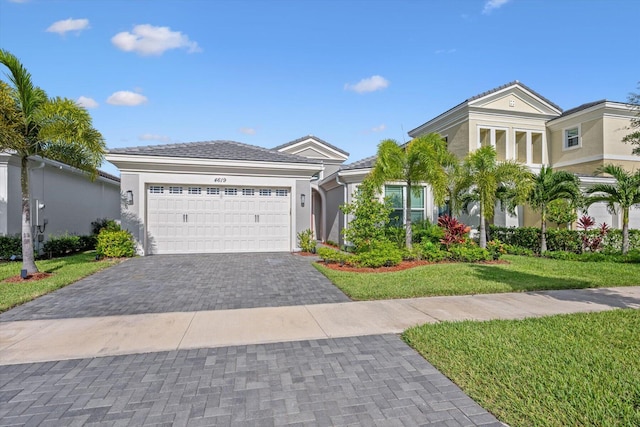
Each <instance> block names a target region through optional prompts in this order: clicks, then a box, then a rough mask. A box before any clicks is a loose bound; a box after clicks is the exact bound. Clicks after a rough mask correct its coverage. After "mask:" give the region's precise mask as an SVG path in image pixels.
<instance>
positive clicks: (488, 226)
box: [484, 218, 493, 242]
mask: <svg viewBox="0 0 640 427" xmlns="http://www.w3.org/2000/svg"><path fill="white" fill-rule="evenodd" d="M492 222H493V219H489V218H485V219H484V230H485V233H484V234H485V235H486V236H487V242H490V241H491V223H492Z"/></svg>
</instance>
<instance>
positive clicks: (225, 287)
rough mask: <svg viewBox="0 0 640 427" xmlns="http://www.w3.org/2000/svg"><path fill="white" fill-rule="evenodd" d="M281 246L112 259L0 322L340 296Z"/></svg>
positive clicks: (2, 316) (305, 261) (308, 264)
mask: <svg viewBox="0 0 640 427" xmlns="http://www.w3.org/2000/svg"><path fill="white" fill-rule="evenodd" d="M347 301H350V300H349V298H348V297H347V296H346V295H345V294H343V293H342V291H340V290H339V289H338V288H336V287H335V286H334V285H333V284H332V283H331V282H330V281H329V280H328V279H327V278H326V277H324V276H323V275H322V274H321V273H320V272H319V271H318V270H316V269H315V268H314V267H313V266H312V265H311V260H310V259H309V258H308V257H302V256H298V255H292V254H288V253H251V254H198V255H154V256H148V257H139V258H133V259H130V260H127V261H125V262H123V263H121V264H119V265H116V266H114V267H111V268H108V269H106V270H104V271H101V272H98V273H96V274H94V275H92V276H89V277H87V278H85V279H82V280H80V281H78V282H77V283H74V284H73V285H70V286H67V287H65V288H62V289H60V290H58V291H56V292H53V293H50V294H47V295H44V296H42V297H40V298H37V299H35V300H33V301H31V302H29V303H27V304H23V305H21V306H19V307H16V308H14V309H13V310H10V311H8V312H5V313H3V314H0V322H7V321H16V320H37V319H62V318H70V317H96V316H117V315H127V314H143V313H169V312H192V311H207V310H226V309H236V308H254V307H279V306H289V305H305V304H323V303H334V302H347Z"/></svg>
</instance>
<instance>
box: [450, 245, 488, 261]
mask: <svg viewBox="0 0 640 427" xmlns="http://www.w3.org/2000/svg"><path fill="white" fill-rule="evenodd" d="M449 253H450V254H451V259H452V260H454V261H460V262H478V261H489V260H491V259H492V257H491V254H490V253H489V251H488V250H486V249H483V248H481V247H480V246H476V244H475V243H473V244H471V243H461V244H456V245H451V246H450V247H449Z"/></svg>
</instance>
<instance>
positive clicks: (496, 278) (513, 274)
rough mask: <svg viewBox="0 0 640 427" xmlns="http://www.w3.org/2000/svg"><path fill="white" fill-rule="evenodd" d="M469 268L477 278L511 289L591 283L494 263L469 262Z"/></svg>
mask: <svg viewBox="0 0 640 427" xmlns="http://www.w3.org/2000/svg"><path fill="white" fill-rule="evenodd" d="M471 268H472V269H473V270H474V272H475V274H476V275H477V277H478V278H479V279H482V280H487V281H493V282H500V283H504V284H505V285H507V286H509V287H510V288H511V289H512V290H513V291H517V292H525V291H542V290H550V289H582V288H588V287H592V286H593V284H592V283H591V282H588V281H586V280H581V279H579V278H559V277H545V276H538V275H536V274H530V273H523V272H520V271H513V270H509V269H505V268H496V266H494V265H483V264H471Z"/></svg>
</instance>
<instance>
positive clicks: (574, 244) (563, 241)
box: [547, 229, 582, 253]
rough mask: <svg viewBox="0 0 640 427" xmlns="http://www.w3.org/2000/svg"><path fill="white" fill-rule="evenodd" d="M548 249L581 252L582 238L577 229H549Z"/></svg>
mask: <svg viewBox="0 0 640 427" xmlns="http://www.w3.org/2000/svg"><path fill="white" fill-rule="evenodd" d="M547 249H548V250H550V251H566V252H575V253H580V252H581V251H582V238H581V237H580V233H579V232H578V231H576V230H567V229H548V230H547Z"/></svg>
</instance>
